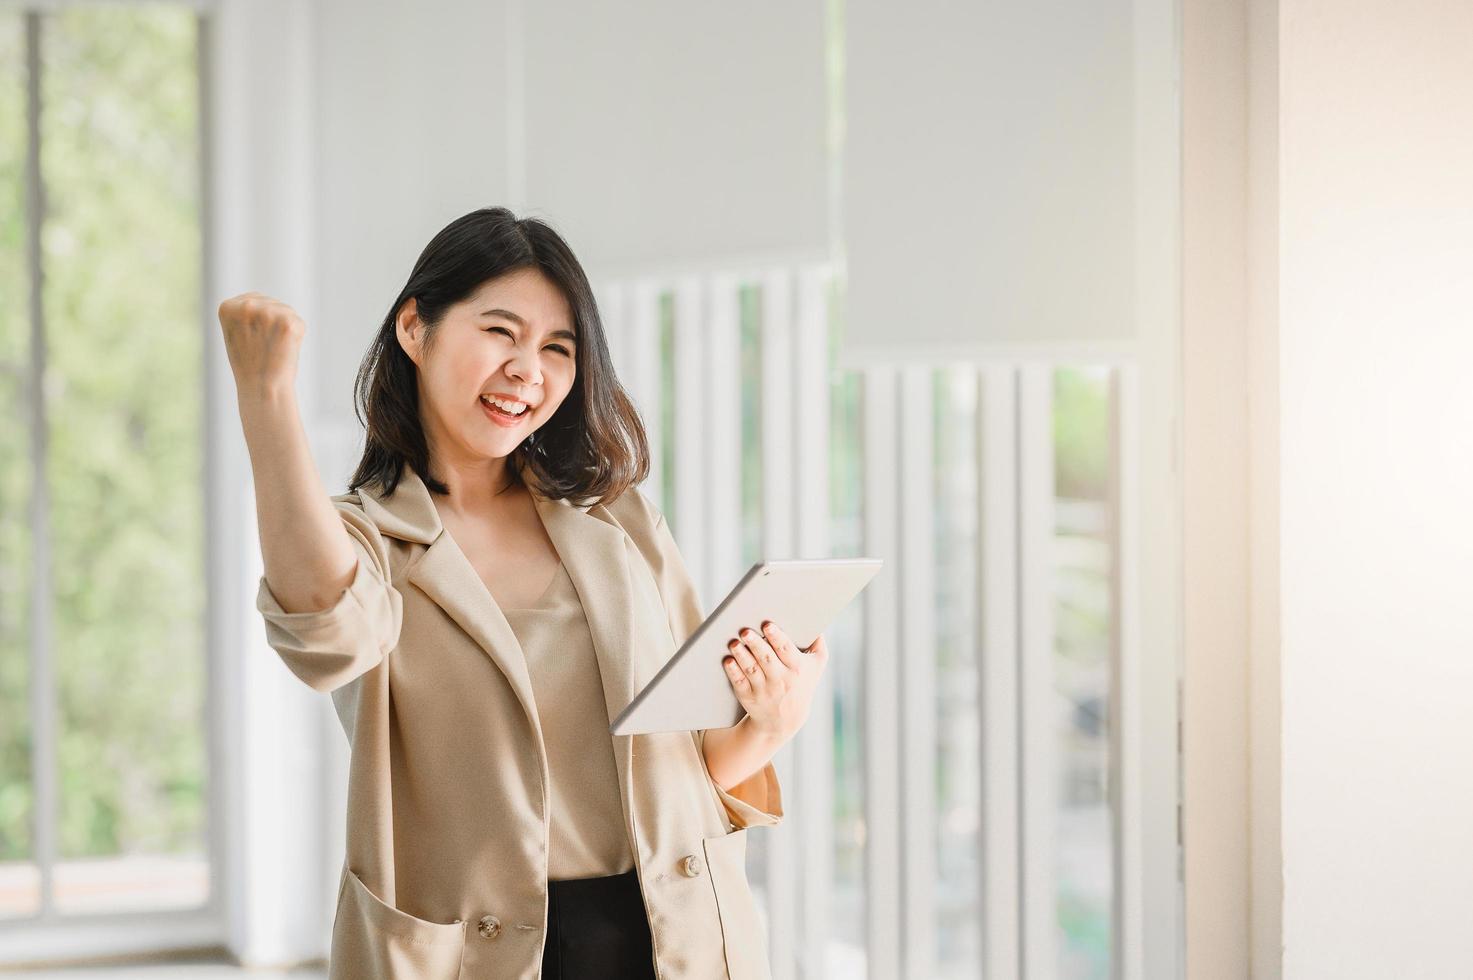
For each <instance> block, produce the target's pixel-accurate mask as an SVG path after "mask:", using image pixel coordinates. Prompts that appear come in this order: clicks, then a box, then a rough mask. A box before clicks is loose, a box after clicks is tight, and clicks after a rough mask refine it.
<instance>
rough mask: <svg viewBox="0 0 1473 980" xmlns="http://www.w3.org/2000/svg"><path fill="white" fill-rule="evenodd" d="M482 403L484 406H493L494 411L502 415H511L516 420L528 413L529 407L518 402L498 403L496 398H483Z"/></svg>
mask: <svg viewBox="0 0 1473 980" xmlns="http://www.w3.org/2000/svg"><path fill="white" fill-rule="evenodd" d="M481 401H482V402H483V403H484V404H486V405H489V406H491V408H492V409H494V410H496V411H498V412H500V413H501V414H502V415H510V416H511V417H513V418H516V417H517V416H519V415H522V414H523V413H525V412H526V411H527V406H526V405H523V404H521V403H518V402H503V401H498V400H497V399H494V398H486V397H482V398H481Z"/></svg>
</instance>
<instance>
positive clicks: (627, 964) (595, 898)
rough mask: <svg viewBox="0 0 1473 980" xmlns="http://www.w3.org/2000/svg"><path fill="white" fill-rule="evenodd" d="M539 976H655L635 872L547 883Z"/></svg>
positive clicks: (647, 979)
mask: <svg viewBox="0 0 1473 980" xmlns="http://www.w3.org/2000/svg"><path fill="white" fill-rule="evenodd" d="M542 977H543V980H565V978H566V980H575V978H576V980H604V978H607V980H655V963H654V950H653V948H652V947H651V946H650V925H649V920H648V919H647V918H646V917H645V911H644V896H643V895H642V894H641V892H640V890H639V872H638V871H636V870H635V869H633V868H630V869H629V870H628V871H626V872H624V873H623V874H618V875H601V876H598V877H594V878H564V879H556V880H553V881H549V882H548V883H547V942H546V944H545V945H544V947H543V951H542Z"/></svg>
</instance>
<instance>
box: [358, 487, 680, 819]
mask: <svg viewBox="0 0 1473 980" xmlns="http://www.w3.org/2000/svg"><path fill="white" fill-rule="evenodd" d="M360 498H361V499H362V501H363V508H364V511H365V513H367V514H368V516H369V517H370V518H372V519H373V520H374V522H375V523H376V524H377V525H378V526H379V528H380V530H382V531H383V533H385V534H388V535H392V536H394V537H398V538H401V539H404V540H408V541H415V542H418V543H420V544H425V545H428V548H426V549H425V552H424V553H423V554H422V555H421V556H420V557H419V559H418V560H417V561H414V562H412V563H411V564H410V566H409V568H408V570H407V573H406V577H407V579H408V581H409V582H410V583H412V584H413V585H415V586H416V587H418V588H419V589H420V590H422V591H423V592H424V593H425V595H427V596H429V597H430V599H431V600H433V601H434V602H435V604H436V605H438V606H439V607H440V608H441V609H443V610H445V612H446V613H447V614H448V615H449V616H450V618H451V619H453V620H454V621H455V622H456V624H457V625H459V626H460V628H461V629H462V630H464V631H465V633H466V634H467V635H468V636H470V638H471V639H472V640H474V641H475V642H476V644H477V645H478V646H480V647H481V649H482V650H483V651H485V653H486V655H487V656H488V657H490V658H491V660H492V661H493V662H494V663H495V664H496V666H497V667H498V668H499V669H500V670H501V672H502V674H503V675H505V677H506V679H507V682H508V683H509V684H511V686H512V690H513V691H515V692H516V695H517V698H518V700H520V701H521V703H522V708H523V711H524V712H525V713H526V716H527V720H528V722H529V723H530V724H531V725H532V729H533V732H534V734H535V738H536V739H537V741H538V743H539V744H540V743H541V737H542V728H541V722H540V721H539V719H538V714H537V704H536V699H535V698H534V697H533V692H532V681H531V677H530V675H529V674H528V672H527V662H526V657H525V656H524V655H523V653H522V648H521V645H520V644H519V643H518V642H517V638H516V634H515V633H513V632H512V629H511V625H510V624H509V623H508V622H507V620H506V616H505V615H504V614H503V613H502V611H501V607H500V606H498V605H497V604H496V600H495V599H493V598H492V596H491V593H490V592H488V591H487V589H486V585H485V583H484V582H482V581H481V577H480V576H479V575H477V574H476V570H475V568H474V567H473V566H472V565H471V563H470V560H469V559H468V558H466V556H465V554H464V552H462V551H461V550H460V548H459V546H458V545H457V544H456V542H455V539H454V538H453V537H451V536H450V534H449V533H447V532H446V531H445V528H444V526H443V524H442V523H441V521H440V516H439V512H438V511H437V510H436V509H435V505H434V501H433V500H432V499H431V497H430V491H429V488H427V487H426V486H425V485H424V481H423V480H421V479H420V477H419V475H418V474H416V473H415V472H414V470H413V468H412V467H409V466H405V467H404V471H403V477H402V478H401V479H400V481H399V486H398V487H397V488H396V489H395V492H394V493H393V495H391V496H388V497H378V496H376V495H375V493H374V492H373V491H372V490H370V489H369V488H366V487H365V488H364V490H363V492H362V493H361V494H360ZM532 499H533V501H534V502H535V504H536V507H537V513H538V516H539V517H541V519H542V524H543V527H545V528H546V530H547V534H548V537H550V538H551V539H552V543H553V546H554V547H555V548H556V549H557V552H558V555H559V557H560V558H561V559H562V562H563V566H564V567H565V568H566V569H567V571H568V577H569V578H571V579H572V581H573V586H574V588H575V589H576V591H577V593H578V597H579V599H580V601H581V602H582V605H583V613H584V616H585V617H586V618H587V620H588V628H589V632H590V633H591V634H592V637H593V647H594V652H595V654H596V656H597V658H598V668H599V674H600V677H601V679H602V682H603V689H604V701H605V703H606V707H607V710H608V721H609V722H612V721H613V719H614V718H615V717H616V716H617V715H618V713H619V712H620V711H622V710H624V707H625V705H627V704H628V703H629V702H630V701H631V700H633V699H634V695H635V694H636V693H637V689H636V684H639V683H643V682H645V681H647V680H648V678H646V677H642V676H638V675H639V673H640V672H639V671H637V670H636V668H635V664H634V659H633V658H634V657H636V656H637V655H638V652H639V647H638V644H639V643H640V642H641V638H640V636H639V635H638V634H640V632H641V629H640V624H639V623H638V622H637V621H636V614H635V610H637V609H642V608H643V606H642V605H640V604H639V602H638V601H637V598H636V596H635V595H634V584H633V579H632V577H631V575H630V571H629V564H628V550H627V547H626V538H625V534H624V531H623V530H622V529H621V528H620V527H619V526H618V525H616V524H614V523H613V522H612V521H611V520H609V519H606V515H607V511H606V510H605V509H604V508H603V507H590V506H588V505H578V504H574V503H573V502H572V501H569V500H552V499H548V498H545V497H542V496H541V495H539V494H538V493H536V492H535V491H534V492H533V493H532ZM657 635H658V634H657ZM646 642H647V641H646ZM611 737H612V738H613V739H614V747H615V753H614V754H615V758H616V761H617V762H618V764H619V770H620V773H619V774H620V781H621V782H624V781H626V780H627V773H628V768H629V759H630V752H631V748H630V739H631V738H632V736H626V735H618V736H611ZM626 808H627V800H626Z"/></svg>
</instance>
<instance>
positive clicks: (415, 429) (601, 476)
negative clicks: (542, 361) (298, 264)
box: [348, 207, 650, 504]
mask: <svg viewBox="0 0 1473 980" xmlns="http://www.w3.org/2000/svg"><path fill="white" fill-rule="evenodd" d="M526 268H535V269H538V270H540V271H541V272H542V273H543V274H545V275H546V276H547V277H548V278H549V279H551V280H552V282H553V283H554V284H555V285H556V286H557V287H558V288H559V289H560V290H562V293H563V295H564V296H565V297H567V300H568V305H569V306H570V307H571V308H572V311H573V320H574V328H573V329H574V330H575V331H576V332H577V334H578V343H577V344H576V345H575V346H576V348H577V355H576V356H577V361H576V364H577V368H576V371H575V377H574V380H573V387H572V389H571V390H570V391H569V392H568V394H567V397H566V398H565V399H564V400H563V403H562V404H561V405H559V406H558V408H557V411H556V412H554V413H553V416H552V417H551V418H550V419H548V420H547V421H545V422H544V423H543V424H542V425H541V427H539V428H538V429H537V430H536V431H535V432H533V433H532V434H531V435H529V436H528V437H527V438H526V439H524V440H522V442H521V444H520V445H518V446H517V447H516V449H514V450H513V451H512V453H511V456H510V458H508V460H507V474H508V483H507V485H506V487H504V488H503V489H510V488H512V487H514V486H528V487H529V488H530V489H532V490H535V491H536V492H538V493H540V494H541V495H543V496H545V497H551V498H553V499H562V498H565V497H568V498H574V499H575V500H577V501H578V502H580V503H583V502H589V500H590V498H591V499H592V502H594V503H600V504H609V503H612V502H613V501H614V500H615V499H616V498H618V497H619V495H620V494H622V493H623V492H624V491H625V490H627V489H628V488H629V487H630V486H632V485H634V484H637V483H640V482H642V481H643V480H644V479H645V477H646V476H648V475H649V470H650V458H649V455H650V454H649V443H648V440H647V438H646V435H645V429H644V424H643V422H642V421H641V420H640V416H639V412H638V410H637V409H636V408H635V407H634V402H633V401H632V400H631V399H630V398H629V396H628V394H627V393H626V392H625V391H624V388H623V386H622V385H620V384H619V380H618V378H617V377H615V375H614V367H613V362H612V360H611V359H610V357H609V347H608V343H607V341H606V339H605V337H604V330H603V323H602V321H601V320H600V319H599V314H598V305H597V304H596V303H595V301H594V298H593V289H592V288H591V287H590V286H589V284H588V277H587V276H586V275H585V274H584V272H583V267H582V266H581V265H580V264H579V262H578V260H577V259H576V258H575V257H574V256H573V251H572V249H570V248H569V247H568V244H567V243H566V242H565V241H563V239H562V237H561V236H560V235H558V233H557V232H556V231H554V230H553V229H552V228H551V227H550V226H549V225H547V224H546V223H544V222H543V221H541V220H538V219H536V218H520V219H519V218H517V217H516V216H515V215H514V214H512V212H511V211H509V210H508V209H506V208H500V207H497V208H480V209H478V210H476V211H472V212H471V213H470V214H467V215H464V216H463V217H460V218H457V219H455V220H454V221H452V222H451V223H450V224H448V225H446V226H445V227H444V228H443V229H441V230H440V232H439V233H438V234H436V235H435V237H434V238H433V239H431V240H430V243H429V244H428V245H426V246H425V249H424V251H423V252H421V253H420V256H419V259H418V260H417V261H416V262H415V263H414V270H413V271H412V272H411V273H410V274H409V281H408V282H407V283H405V285H404V288H403V289H402V290H401V291H400V292H399V296H398V298H396V299H395V300H394V302H393V304H392V305H391V306H390V307H389V312H388V315H387V316H385V317H384V322H383V324H382V325H381V326H380V327H379V331H378V336H376V337H375V338H374V339H373V343H372V344H371V345H370V346H369V348H368V352H367V353H366V354H365V355H364V357H363V361H362V363H361V364H360V365H359V368H358V376H357V379H356V381H355V383H354V409H355V411H356V412H357V415H358V420H359V421H360V422H361V423H362V424H363V427H364V430H365V434H366V438H365V440H364V446H363V457H362V459H360V460H359V462H358V468H357V470H356V471H355V472H354V473H353V479H352V481H351V482H350V483H349V485H348V491H349V492H350V493H353V492H357V491H358V489H359V488H360V487H362V486H364V485H367V484H374V485H376V486H377V487H378V488H379V490H380V492H381V493H382V494H385V495H388V494H392V493H393V492H394V488H395V487H397V486H398V485H399V480H400V478H401V476H402V472H403V467H404V466H405V465H406V464H407V465H409V466H410V467H412V468H413V469H414V472H415V473H417V474H419V477H420V479H421V480H423V481H424V484H425V486H426V487H428V488H429V490H430V491H431V492H433V493H437V494H441V495H448V494H449V493H450V488H449V487H448V486H446V485H445V483H444V482H443V481H441V480H439V479H437V478H436V477H435V476H434V475H433V474H431V473H430V471H429V448H428V444H427V442H426V440H425V434H424V429H423V428H422V426H421V425H420V418H419V382H418V374H417V373H416V368H415V364H414V362H413V361H411V360H410V359H409V355H408V354H406V353H405V352H404V348H402V347H400V346H399V338H398V334H397V332H396V328H395V325H396V322H397V320H398V315H399V309H400V307H402V306H403V305H404V302H405V301H406V300H408V299H409V298H410V297H411V296H412V297H414V299H415V302H416V304H417V307H418V311H419V316H420V318H421V320H422V321H423V322H424V329H425V335H424V342H423V343H424V346H423V348H422V349H423V350H424V351H428V350H429V349H430V347H431V346H433V344H434V338H435V334H436V329H437V327H438V326H439V324H440V322H441V321H442V320H443V319H444V317H445V313H446V311H447V310H448V309H449V308H450V307H451V306H453V305H454V304H456V303H459V302H461V301H463V300H465V299H468V298H469V297H470V296H471V295H472V294H474V293H475V292H476V290H477V289H479V288H480V287H481V286H482V285H483V284H484V283H485V282H486V281H487V280H490V279H494V278H496V277H498V276H502V275H505V274H507V273H510V272H516V271H518V270H521V269H526Z"/></svg>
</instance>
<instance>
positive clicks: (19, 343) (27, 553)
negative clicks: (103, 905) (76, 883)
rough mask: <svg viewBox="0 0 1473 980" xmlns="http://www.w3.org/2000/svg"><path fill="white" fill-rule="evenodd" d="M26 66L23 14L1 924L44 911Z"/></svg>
mask: <svg viewBox="0 0 1473 980" xmlns="http://www.w3.org/2000/svg"><path fill="white" fill-rule="evenodd" d="M28 142H29V141H28V140H27V138H26V58H25V22H24V20H23V19H22V17H21V15H19V14H16V13H8V14H6V15H5V16H3V17H0V296H4V297H5V301H4V302H3V303H0V416H3V417H4V418H6V419H10V420H13V421H12V423H11V424H7V425H3V426H0V459H3V460H5V461H6V465H4V466H0V919H5V918H13V917H16V916H25V915H33V914H35V913H36V912H38V911H39V910H40V903H41V896H40V891H39V877H38V874H37V871H36V868H35V866H34V865H32V864H31V863H30V862H29V860H28V859H29V858H30V857H31V821H32V810H31V806H32V794H31V738H30V730H31V709H30V697H29V690H28V689H29V685H30V679H31V671H30V631H31V615H30V607H31V599H32V590H31V555H32V553H33V549H32V543H31V518H30V508H31V481H32V479H33V478H34V475H35V474H34V468H33V467H32V465H31V459H32V453H31V444H30V443H31V438H30V437H31V424H30V423H31V412H30V406H29V401H28V393H27V386H26V384H25V379H26V377H27V375H28V372H29V370H30V356H31V344H30V329H31V325H30V315H29V310H30V304H31V286H30V274H29V271H28V269H27V258H26V202H25V193H26V192H25V186H26V184H25V182H26V169H25V168H26V152H27V144H28Z"/></svg>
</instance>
